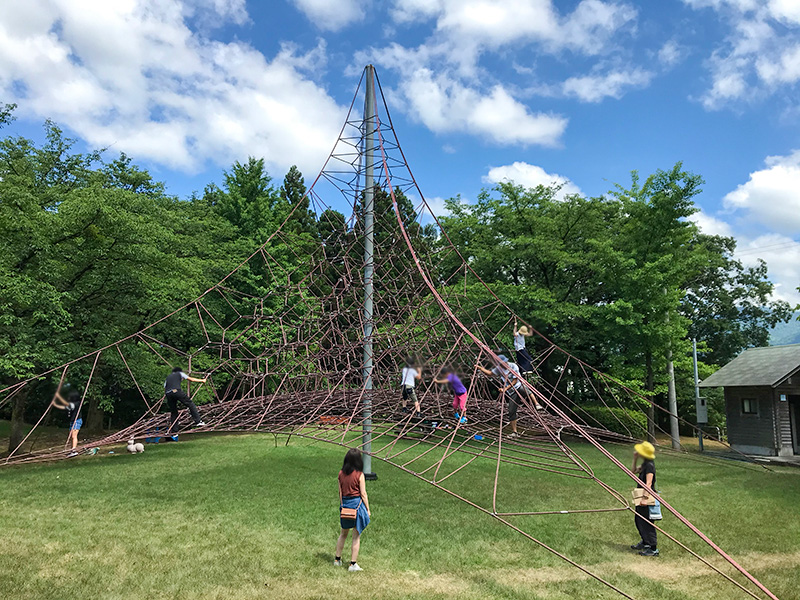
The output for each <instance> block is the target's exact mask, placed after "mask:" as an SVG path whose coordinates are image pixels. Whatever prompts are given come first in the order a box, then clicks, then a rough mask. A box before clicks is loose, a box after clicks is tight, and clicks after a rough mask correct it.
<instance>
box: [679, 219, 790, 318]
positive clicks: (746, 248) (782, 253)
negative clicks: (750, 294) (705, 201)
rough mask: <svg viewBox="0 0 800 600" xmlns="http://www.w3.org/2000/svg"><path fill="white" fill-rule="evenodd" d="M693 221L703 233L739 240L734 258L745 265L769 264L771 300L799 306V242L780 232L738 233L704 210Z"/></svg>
mask: <svg viewBox="0 0 800 600" xmlns="http://www.w3.org/2000/svg"><path fill="white" fill-rule="evenodd" d="M689 219H690V220H692V221H694V222H695V223H697V225H698V226H699V227H700V229H701V230H702V231H703V233H707V234H709V235H723V236H727V237H734V238H736V252H735V253H734V257H735V258H737V259H739V260H741V261H742V263H743V264H744V265H746V266H750V267H754V266H757V264H758V261H759V260H763V261H764V262H766V263H767V267H768V269H769V279H770V281H772V282H773V283H774V285H775V289H774V290H773V293H772V298H773V299H775V300H785V301H786V302H789V303H790V304H800V293H799V292H798V291H797V287H798V285H800V241H797V240H794V239H792V238H791V237H788V236H785V235H782V234H779V233H764V234H756V235H755V236H749V235H746V234H742V233H741V232H738V233H737V232H735V231H734V228H733V226H732V225H731V224H730V223H728V222H727V221H724V220H722V219H718V218H716V217H712V216H711V215H709V214H707V213H705V212H703V211H701V212H698V213H695V214H694V215H692V216H691V217H689Z"/></svg>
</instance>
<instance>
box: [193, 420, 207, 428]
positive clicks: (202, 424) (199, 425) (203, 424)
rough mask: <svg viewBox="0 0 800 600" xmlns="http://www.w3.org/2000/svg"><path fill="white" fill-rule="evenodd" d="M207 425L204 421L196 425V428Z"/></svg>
mask: <svg viewBox="0 0 800 600" xmlns="http://www.w3.org/2000/svg"><path fill="white" fill-rule="evenodd" d="M205 426H206V424H205V422H204V421H200V422H199V423H195V427H205Z"/></svg>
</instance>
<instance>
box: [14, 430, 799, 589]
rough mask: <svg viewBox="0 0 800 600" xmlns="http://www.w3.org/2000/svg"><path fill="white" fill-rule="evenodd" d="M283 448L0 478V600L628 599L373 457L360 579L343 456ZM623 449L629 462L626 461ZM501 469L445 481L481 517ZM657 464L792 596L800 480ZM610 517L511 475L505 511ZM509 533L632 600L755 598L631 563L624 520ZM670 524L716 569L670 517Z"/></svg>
mask: <svg viewBox="0 0 800 600" xmlns="http://www.w3.org/2000/svg"><path fill="white" fill-rule="evenodd" d="M284 440H285V438H280V443H279V445H278V446H277V447H276V446H275V441H274V438H273V437H272V436H269V435H241V436H208V437H191V436H190V437H187V438H186V440H185V441H182V442H181V443H178V444H162V445H158V446H147V451H146V452H145V453H144V454H143V455H137V456H132V455H127V454H124V448H122V447H119V448H116V449H115V450H116V452H117V454H115V455H108V454H107V453H104V454H101V455H98V456H95V457H85V458H80V459H74V460H72V461H66V462H60V463H56V464H51V465H42V466H23V467H13V468H7V469H3V470H0V490H2V491H1V492H0V531H2V534H3V540H2V544H3V551H2V552H0V598H4V599H7V600H16V599H23V598H24V599H40V598H41V599H53V600H56V599H57V600H63V599H67V598H76V599H77V598H86V599H92V600H95V599H117V598H120V599H131V600H134V599H135V600H149V599H160V598H179V599H180V598H186V599H223V598H224V599H245V598H247V599H251V598H290V599H291V600H305V599H317V598H354V599H356V598H357V599H372V598H386V599H397V598H404V599H411V598H415V599H417V598H426V599H427V598H441V599H454V598H459V599H460V598H509V599H534V598H536V599H539V598H541V599H559V600H560V599H565V600H566V599H568V598H577V597H580V598H617V597H618V596H617V595H615V594H614V593H612V592H611V591H609V590H607V589H606V588H604V587H603V586H601V585H600V584H598V583H596V582H595V581H593V580H591V579H588V578H587V577H585V576H584V575H582V574H581V573H580V572H579V571H577V570H576V569H574V568H572V567H570V566H568V565H566V564H565V563H564V562H563V561H562V560H560V559H559V558H557V557H555V556H553V555H552V554H550V553H548V552H546V551H545V550H543V549H541V548H539V547H538V546H536V545H535V544H534V543H533V542H531V541H529V540H526V539H525V538H524V537H522V536H521V535H519V534H518V533H516V532H514V531H513V530H512V529H510V528H508V527H505V526H502V525H501V524H500V523H498V522H497V521H496V520H495V519H493V518H492V517H490V516H488V515H485V514H483V513H480V512H479V511H477V510H475V509H473V508H470V507H469V506H467V505H466V504H464V503H462V502H460V501H458V500H456V499H455V498H453V497H451V496H448V495H447V494H445V493H443V492H441V491H438V490H436V489H434V488H433V487H431V486H430V485H428V484H426V483H425V482H423V481H420V480H419V479H417V478H415V477H413V476H411V475H409V474H406V473H403V472H402V471H400V470H398V469H396V468H394V467H391V466H389V465H386V464H384V463H381V462H377V461H376V462H375V470H376V472H378V474H379V480H378V481H376V482H370V483H369V493H370V502H371V505H372V509H373V522H372V524H371V525H370V527H369V528H368V529H367V531H366V532H365V534H364V538H363V543H362V554H361V557H360V560H359V562H360V563H361V564H362V566H363V567H364V568H365V569H366V570H365V572H363V573H359V574H350V573H347V572H346V570H345V569H334V568H333V567H332V566H331V564H330V563H331V558H332V552H333V545H334V543H335V540H336V536H337V534H338V522H337V504H336V501H337V489H336V473H337V472H338V469H339V466H340V462H341V457H342V455H343V450H342V449H341V448H338V447H335V446H330V445H324V444H319V443H317V444H311V443H309V442H308V441H305V440H301V439H297V438H292V442H291V444H290V445H289V446H288V447H286V446H284V445H283V442H284ZM576 449H577V450H578V451H579V453H580V454H581V456H582V457H584V458H585V459H586V460H587V461H588V462H589V463H590V464H591V465H592V467H593V468H594V469H595V472H596V473H597V474H598V476H600V477H601V479H603V480H605V481H607V482H608V483H609V484H611V485H612V486H613V487H615V488H616V489H618V490H620V491H621V492H623V493H624V494H625V495H626V496H627V494H628V489H629V488H630V487H631V484H630V482H629V481H628V480H626V478H625V477H624V476H623V475H621V474H619V473H617V472H616V470H615V469H614V468H613V467H612V466H610V465H609V464H607V463H606V461H605V460H604V459H602V458H601V457H600V455H599V453H598V452H597V451H596V450H594V449H592V448H589V447H587V446H576ZM120 452H122V454H120ZM614 452H615V453H616V454H617V455H618V456H619V457H620V458H621V459H623V460H624V462H625V463H627V462H628V461H629V451H628V449H625V448H615V449H614ZM435 458H436V457H433V456H429V457H426V459H429V463H430V462H431V461H434V460H435ZM461 460H463V459H461V458H460V457H458V456H455V457H452V458H450V459H448V461H447V462H446V463H445V465H449V466H450V468H451V470H452V468H455V466H457V465H458V464H460V462H459V461H461ZM494 466H495V465H494V463H493V462H491V461H488V460H477V461H475V462H473V463H472V464H471V465H469V466H468V467H467V468H465V469H463V470H462V471H460V472H459V473H458V474H457V475H455V476H453V477H452V478H450V479H448V480H447V484H448V485H449V486H451V487H452V488H453V489H454V490H456V491H458V492H459V493H462V494H465V495H466V496H468V497H469V498H470V499H472V500H474V501H476V502H478V503H480V504H484V505H486V504H487V503H490V502H491V490H492V479H493V475H494ZM658 468H659V487H660V489H661V491H662V493H663V494H664V496H665V497H666V498H667V499H668V500H670V501H671V502H673V503H674V505H675V506H676V507H677V508H678V509H679V510H681V511H683V513H684V515H686V516H687V517H688V518H689V519H691V520H692V521H693V522H695V523H696V524H697V525H698V526H699V527H700V528H701V529H703V530H704V531H705V532H706V533H707V534H708V535H709V536H710V537H711V538H712V539H714V540H715V541H716V542H717V543H719V544H720V545H721V546H722V547H723V548H725V549H726V550H727V551H729V552H730V553H731V554H732V555H733V556H734V557H735V558H737V559H738V560H740V561H741V562H742V564H743V565H744V566H745V567H748V568H749V569H750V570H751V572H753V574H754V575H756V576H757V577H759V578H760V579H761V580H762V581H763V582H764V583H765V584H766V585H767V586H769V587H770V588H771V589H772V591H773V592H775V593H776V594H777V595H778V597H780V598H783V599H789V598H796V597H797V590H798V589H800V522H798V520H797V519H796V518H795V517H796V515H797V498H798V495H799V494H800V469H784V470H780V471H775V472H767V471H765V470H763V469H760V468H757V467H749V466H740V465H738V464H737V463H729V462H725V463H721V462H715V463H711V464H709V463H706V462H698V461H695V460H692V459H690V458H685V457H677V456H666V455H665V456H661V457H659V459H658ZM613 505H614V503H613V500H612V499H611V498H610V496H608V495H607V494H606V493H605V492H603V491H602V490H601V489H600V488H599V487H598V486H597V485H596V484H593V483H592V482H590V481H585V480H579V479H574V478H570V477H564V476H562V475H556V474H552V473H547V472H543V471H538V470H531V469H524V468H520V467H514V466H507V465H504V466H502V467H501V485H500V487H499V492H498V509H499V510H500V511H509V512H510V511H515V510H547V509H565V508H597V507H611V506H613ZM512 521H513V523H515V524H517V525H519V526H520V527H522V528H523V529H525V530H526V531H528V532H530V533H531V534H532V535H534V536H535V537H537V538H539V539H541V540H542V541H543V542H545V543H547V544H549V545H551V546H552V547H554V548H555V549H557V550H559V551H561V552H564V553H566V554H567V555H568V556H570V558H573V559H574V560H576V561H577V562H579V563H581V564H584V565H586V566H588V567H589V568H590V569H591V570H593V571H595V572H597V573H599V574H601V575H602V576H604V577H606V578H607V579H608V580H609V581H611V582H612V583H614V584H616V585H618V586H620V587H622V588H623V589H624V590H625V591H627V592H628V593H630V594H631V595H632V596H634V597H636V598H658V599H659V600H661V599H663V600H686V599H690V598H704V599H707V600H717V599H719V600H722V599H729V598H745V597H747V596H745V595H744V594H743V593H742V592H741V591H739V590H737V589H736V588H735V587H733V586H732V585H730V584H728V583H726V582H725V581H724V580H723V579H722V578H720V577H719V576H718V575H715V574H714V573H713V572H711V571H710V570H708V569H707V568H705V567H704V566H703V565H702V564H701V563H700V562H699V561H697V560H695V559H693V558H692V557H690V556H688V555H687V554H686V553H685V552H684V551H682V550H681V549H680V548H678V547H677V546H675V545H674V544H672V543H670V542H668V541H662V543H661V550H662V553H663V555H662V557H660V558H658V559H643V558H640V557H638V556H635V555H633V554H632V553H631V552H630V551H629V550H627V545H628V544H630V543H631V542H633V541H635V539H636V535H635V529H634V525H633V522H632V517H631V516H630V514H629V513H627V512H620V513H602V514H594V515H551V516H536V517H515V518H514V519H513V520H512ZM664 527H665V528H666V529H667V530H669V531H671V532H675V533H677V534H679V536H680V538H681V539H683V540H689V541H690V544H689V545H690V546H691V547H692V548H693V549H695V550H697V551H699V552H700V553H701V554H702V555H704V556H706V557H709V558H712V559H713V560H714V562H715V564H721V563H720V562H719V560H717V559H714V558H713V557H714V554H713V553H712V552H711V551H710V550H709V549H708V547H707V546H704V544H702V543H700V542H699V540H697V538H694V537H693V536H692V534H690V533H689V532H688V530H686V528H685V527H683V526H681V525H680V524H679V523H678V522H677V520H676V519H675V518H674V517H671V516H667V517H666V519H665V521H664ZM345 557H347V552H346V553H345ZM727 571H728V572H730V569H727Z"/></svg>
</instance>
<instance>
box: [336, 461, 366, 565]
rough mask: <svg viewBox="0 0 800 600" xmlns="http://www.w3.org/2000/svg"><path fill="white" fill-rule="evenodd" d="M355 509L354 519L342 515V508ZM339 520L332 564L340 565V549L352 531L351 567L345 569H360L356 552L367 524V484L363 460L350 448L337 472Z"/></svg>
mask: <svg viewBox="0 0 800 600" xmlns="http://www.w3.org/2000/svg"><path fill="white" fill-rule="evenodd" d="M343 508H345V509H355V511H356V512H355V519H351V518H344V517H343V516H342V514H341V509H343ZM339 510H340V518H339V523H340V525H341V526H342V532H341V533H340V534H339V539H338V540H337V541H336V554H335V555H334V560H333V566H335V567H341V566H342V550H343V549H344V543H345V542H346V541H347V535H348V533H350V530H351V529H352V530H353V545H352V547H351V550H350V567H349V568H348V571H363V569H362V568H361V567H360V566H358V562H357V561H358V551H359V549H360V548H361V533H362V532H363V531H364V528H365V527H366V526H367V525H369V519H370V516H371V514H370V511H369V498H368V497H367V486H366V481H365V479H364V459H363V457H362V456H361V450H359V449H358V448H351V449H350V450H348V451H347V454H345V455H344V464H342V470H341V471H339Z"/></svg>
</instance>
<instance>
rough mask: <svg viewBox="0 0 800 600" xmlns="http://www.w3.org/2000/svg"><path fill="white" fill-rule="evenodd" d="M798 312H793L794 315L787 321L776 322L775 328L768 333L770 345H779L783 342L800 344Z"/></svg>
mask: <svg viewBox="0 0 800 600" xmlns="http://www.w3.org/2000/svg"><path fill="white" fill-rule="evenodd" d="M798 317H800V312H796V313H794V317H793V318H792V320H791V321H789V322H788V323H778V324H777V325H776V326H775V329H773V330H772V332H771V333H770V334H769V343H770V346H781V345H783V344H800V321H798V320H797V319H798Z"/></svg>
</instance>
